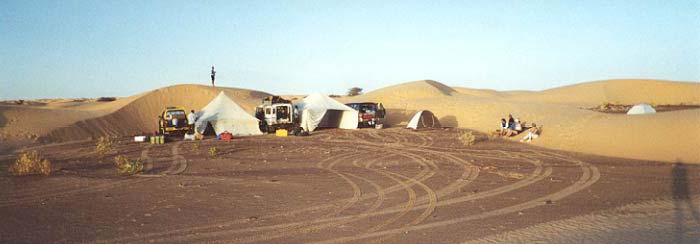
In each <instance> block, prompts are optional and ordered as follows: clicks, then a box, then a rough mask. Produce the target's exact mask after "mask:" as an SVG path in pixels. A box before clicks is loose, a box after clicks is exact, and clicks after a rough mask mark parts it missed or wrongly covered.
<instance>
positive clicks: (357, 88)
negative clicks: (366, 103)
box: [348, 87, 362, 97]
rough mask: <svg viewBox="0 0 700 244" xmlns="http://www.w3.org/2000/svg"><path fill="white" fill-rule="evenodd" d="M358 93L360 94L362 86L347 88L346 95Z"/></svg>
mask: <svg viewBox="0 0 700 244" xmlns="http://www.w3.org/2000/svg"><path fill="white" fill-rule="evenodd" d="M360 94H362V88H359V87H353V88H350V89H348V96H350V97H352V96H357V95H360Z"/></svg>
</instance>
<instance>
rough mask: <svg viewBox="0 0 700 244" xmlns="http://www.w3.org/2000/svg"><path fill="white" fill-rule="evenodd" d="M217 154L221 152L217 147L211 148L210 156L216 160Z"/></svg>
mask: <svg viewBox="0 0 700 244" xmlns="http://www.w3.org/2000/svg"><path fill="white" fill-rule="evenodd" d="M217 153H219V151H218V150H217V149H216V147H210V148H209V156H210V157H212V158H215V157H216V155H217Z"/></svg>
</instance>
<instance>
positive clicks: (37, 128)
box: [0, 85, 269, 142]
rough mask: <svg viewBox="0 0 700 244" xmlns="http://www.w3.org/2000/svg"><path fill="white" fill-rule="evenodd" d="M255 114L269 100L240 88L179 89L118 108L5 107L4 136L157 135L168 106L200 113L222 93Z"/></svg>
mask: <svg viewBox="0 0 700 244" xmlns="http://www.w3.org/2000/svg"><path fill="white" fill-rule="evenodd" d="M222 90H223V91H224V92H226V93H227V94H228V95H229V96H230V97H231V98H233V99H234V100H235V101H236V102H238V103H239V104H240V105H241V106H242V107H243V108H244V109H246V110H247V111H249V112H251V113H253V109H254V106H255V105H257V103H258V102H259V100H260V99H261V98H262V97H264V96H267V95H269V94H267V93H263V92H258V91H251V90H244V89H235V88H211V87H208V86H201V85H176V86H170V87H164V88H161V89H157V90H153V91H149V92H145V93H142V94H138V95H135V96H131V97H127V98H121V99H118V100H116V101H113V102H96V101H83V102H73V101H72V100H53V101H51V102H45V103H44V104H40V105H35V106H7V105H5V106H0V116H1V117H0V118H3V119H2V120H0V122H2V124H3V125H2V129H1V130H0V132H1V133H2V136H3V138H4V139H5V140H8V141H15V142H16V141H20V142H22V141H25V142H26V141H27V140H30V141H31V140H48V141H67V140H79V139H85V138H90V137H96V136H100V135H133V134H138V133H144V132H153V131H156V130H157V121H158V119H157V116H158V114H159V113H160V112H161V111H162V109H163V108H165V107H166V106H184V107H185V108H186V109H188V110H189V109H195V110H198V109H200V108H202V107H203V106H205V105H206V104H207V103H208V102H209V101H210V100H211V99H212V98H214V97H215V96H216V95H217V94H218V93H219V92H220V91H222Z"/></svg>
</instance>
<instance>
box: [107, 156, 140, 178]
mask: <svg viewBox="0 0 700 244" xmlns="http://www.w3.org/2000/svg"><path fill="white" fill-rule="evenodd" d="M114 166H116V167H117V173H119V174H121V175H133V174H136V173H139V172H141V170H143V164H142V163H141V160H139V159H136V160H131V159H129V158H127V157H126V156H124V155H119V156H116V157H114Z"/></svg>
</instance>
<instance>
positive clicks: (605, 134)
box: [341, 80, 700, 162]
mask: <svg viewBox="0 0 700 244" xmlns="http://www.w3.org/2000/svg"><path fill="white" fill-rule="evenodd" d="M435 83H436V82H434V81H416V82H409V83H405V84H402V85H396V86H392V87H387V88H383V89H379V90H377V91H373V92H369V93H367V94H364V95H361V96H356V97H350V98H342V99H341V100H343V101H345V102H347V101H354V102H360V101H381V102H383V103H384V104H385V106H386V107H387V108H388V109H389V111H390V112H391V114H390V115H389V116H390V117H389V118H388V121H389V123H390V124H402V123H405V121H407V120H408V119H409V118H410V115H411V113H413V112H415V111H417V110H422V109H428V110H431V111H433V112H434V113H435V114H436V116H438V117H439V118H440V119H441V122H442V123H443V125H446V126H455V127H465V128H472V129H476V130H478V131H482V132H486V133H488V132H491V131H493V130H495V129H496V128H497V127H498V121H499V120H500V118H504V117H507V115H508V114H509V113H512V114H514V116H515V117H519V118H520V119H521V120H523V121H526V122H528V124H529V123H531V122H536V123H538V124H539V125H543V126H544V128H543V130H544V132H543V137H541V138H540V139H538V140H536V141H535V142H534V143H533V144H535V145H539V146H545V147H549V148H555V149H562V150H568V151H577V152H584V153H592V154H598V155H606V156H617V157H626V158H634V159H648V160H662V161H676V160H682V161H685V162H700V154H699V153H697V150H696V147H697V145H700V124H699V123H697V121H698V120H700V110H699V109H694V110H684V111H672V112H664V113H658V114H655V115H645V116H627V115H624V114H605V113H600V112H595V111H590V110H587V109H582V108H580V107H582V106H584V105H586V104H599V102H600V101H611V100H610V99H613V101H616V102H623V103H625V102H633V101H634V102H642V101H643V102H653V103H657V104H679V103H684V104H697V103H698V102H700V97H699V96H700V92H694V91H698V89H700V84H698V83H681V82H667V81H651V80H643V81H640V82H635V81H634V80H613V81H599V82H592V83H585V84H580V85H574V86H569V87H562V88H555V89H551V90H546V91H542V92H517V93H510V94H509V93H507V92H504V93H501V92H484V91H479V90H472V89H466V88H458V89H452V90H453V91H456V92H440V93H439V94H438V93H437V92H436V91H435V90H438V89H436V88H434V87H441V86H440V85H435ZM475 91H477V92H475ZM633 91H635V92H633ZM487 93H491V95H488V94H487ZM600 93H602V94H600ZM414 94H415V95H414ZM625 94H630V95H629V97H625V96H624V95H625ZM520 137H522V135H521V136H519V137H517V138H511V139H513V140H515V139H520Z"/></svg>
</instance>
